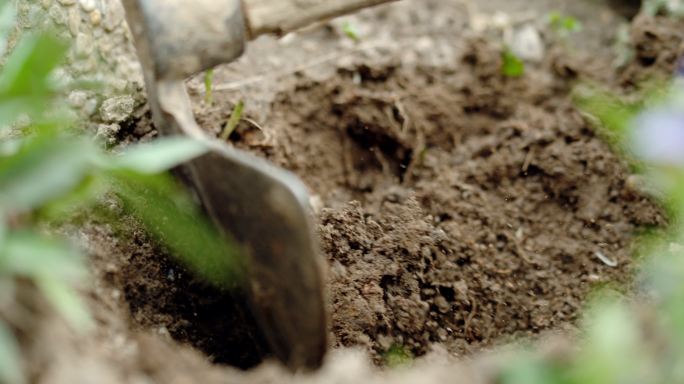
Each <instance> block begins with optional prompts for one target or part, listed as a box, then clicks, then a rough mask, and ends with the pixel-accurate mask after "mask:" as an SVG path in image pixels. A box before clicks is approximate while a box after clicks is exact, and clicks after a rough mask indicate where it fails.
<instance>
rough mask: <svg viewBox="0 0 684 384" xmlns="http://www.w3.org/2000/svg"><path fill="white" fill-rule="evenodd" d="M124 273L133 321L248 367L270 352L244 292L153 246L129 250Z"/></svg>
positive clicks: (222, 361) (222, 360)
mask: <svg viewBox="0 0 684 384" xmlns="http://www.w3.org/2000/svg"><path fill="white" fill-rule="evenodd" d="M145 242H146V241H145ZM122 273H123V278H122V281H123V284H124V286H123V292H124V297H125V299H126V302H127V303H128V306H129V310H130V313H131V318H132V321H133V322H134V324H135V325H136V326H140V327H144V328H149V329H152V330H153V331H156V332H158V333H159V334H162V335H163V334H167V335H168V336H170V337H172V338H173V339H174V340H176V341H178V342H180V343H184V344H188V345H191V346H193V347H195V348H197V349H198V350H200V351H202V352H204V353H205V354H206V355H207V357H208V358H209V359H210V360H211V361H212V362H214V363H217V364H229V365H232V366H235V367H239V368H243V369H247V368H251V367H254V366H256V365H258V364H259V363H260V362H262V361H263V359H264V358H265V357H266V356H267V355H268V354H269V349H268V347H267V345H266V342H265V341H264V339H263V338H262V336H261V334H260V332H259V331H258V329H257V328H256V326H255V320H254V318H253V317H252V315H251V313H250V311H249V309H248V304H247V302H246V295H245V294H244V293H241V292H239V291H233V292H223V291H220V290H218V289H216V288H214V287H212V286H209V285H208V284H206V283H204V282H202V281H201V280H199V279H197V278H195V277H194V276H192V274H190V273H188V272H187V271H186V270H185V268H183V267H182V266H180V265H178V264H177V263H176V262H174V261H172V260H170V259H169V258H168V257H167V256H166V255H165V254H164V253H163V252H161V251H159V250H158V249H156V248H155V247H151V246H148V247H142V248H141V251H139V252H136V253H134V254H132V255H131V256H130V259H129V262H128V263H127V265H126V266H125V268H124V269H123V271H122Z"/></svg>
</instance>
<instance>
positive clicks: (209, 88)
mask: <svg viewBox="0 0 684 384" xmlns="http://www.w3.org/2000/svg"><path fill="white" fill-rule="evenodd" d="M213 87H214V70H213V69H209V70H207V72H205V73H204V102H205V103H206V104H207V105H212V104H214V92H213Z"/></svg>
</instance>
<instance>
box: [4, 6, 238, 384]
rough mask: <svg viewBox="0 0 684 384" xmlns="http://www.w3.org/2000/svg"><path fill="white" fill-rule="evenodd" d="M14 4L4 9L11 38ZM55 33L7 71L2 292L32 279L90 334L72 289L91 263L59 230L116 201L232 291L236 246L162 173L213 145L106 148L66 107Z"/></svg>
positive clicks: (7, 374) (17, 52)
mask: <svg viewBox="0 0 684 384" xmlns="http://www.w3.org/2000/svg"><path fill="white" fill-rule="evenodd" d="M10 7H11V4H10V5H7V6H5V7H4V8H2V10H0V41H3V42H4V41H6V39H7V34H6V33H7V31H9V30H10V28H7V27H6V23H5V21H6V19H5V18H6V14H7V12H9V11H8V9H10ZM53 36H54V34H51V33H47V32H45V33H34V34H31V35H27V36H25V37H24V38H22V39H21V41H19V42H18V44H17V46H16V47H14V49H13V50H12V52H11V53H9V54H8V56H7V60H6V62H5V64H4V66H3V67H2V68H1V69H2V72H0V137H1V138H2V139H1V140H0V291H2V292H0V294H3V293H4V294H10V293H11V292H13V290H14V288H17V289H19V288H18V285H17V282H18V281H22V282H30V284H31V285H33V286H35V287H36V288H38V289H39V291H40V292H41V293H42V295H43V296H44V297H45V298H46V299H47V300H48V301H49V302H50V303H51V305H52V306H53V307H54V308H55V309H56V310H57V311H59V313H60V314H61V315H62V316H63V317H64V318H66V319H67V320H68V321H69V324H71V326H72V327H73V328H74V329H76V330H79V331H86V330H88V329H89V328H90V326H91V324H92V322H91V319H90V316H89V314H88V310H87V308H86V307H85V305H84V304H83V303H82V302H81V300H80V296H79V295H78V294H77V293H76V292H75V291H74V288H73V287H74V284H76V285H77V284H79V283H80V282H82V281H83V280H84V279H85V278H86V276H87V273H86V268H85V263H84V258H83V256H82V255H81V254H80V252H79V250H78V249H77V248H76V247H74V246H72V245H70V244H69V242H68V241H67V240H65V239H63V238H60V237H59V236H57V235H56V234H55V232H56V231H55V230H54V229H55V225H56V224H55V223H56V222H59V221H64V220H65V219H64V218H65V217H68V216H69V215H70V214H72V213H74V212H76V211H79V210H84V209H88V208H89V207H93V206H95V205H97V204H98V203H99V202H101V201H103V200H108V199H110V200H111V199H115V200H119V201H121V203H122V204H123V206H124V208H126V210H127V212H129V213H130V214H133V215H134V216H135V217H137V219H138V220H139V221H140V222H141V223H143V224H144V225H145V226H146V228H147V229H148V231H149V232H150V233H151V234H152V235H154V236H155V237H156V238H157V239H158V240H159V241H161V242H163V243H164V244H165V245H166V246H167V247H168V248H169V249H170V250H171V251H172V253H173V254H174V255H175V256H177V257H178V258H179V259H180V260H181V261H182V262H184V263H185V264H186V265H187V266H188V267H189V268H190V269H192V270H194V271H195V272H196V273H197V274H199V275H200V276H203V277H204V278H206V279H207V280H209V281H211V282H212V283H214V284H216V285H218V286H220V287H224V288H230V287H232V286H233V285H234V284H236V283H238V277H239V273H238V271H239V270H240V268H241V266H240V261H239V258H238V256H237V250H236V249H235V248H234V247H233V246H232V243H231V242H230V241H229V240H228V239H226V238H224V236H222V235H221V234H219V233H218V231H216V230H215V229H214V227H213V226H212V225H210V224H209V223H208V222H207V221H206V220H205V219H204V217H203V215H202V214H201V213H200V211H199V210H198V209H197V207H196V206H195V204H194V203H193V202H192V201H191V199H190V198H189V197H188V196H187V195H186V194H185V193H183V192H182V191H181V189H179V188H178V187H177V185H176V183H175V181H174V180H173V179H172V178H171V177H170V176H168V175H166V174H165V173H164V172H165V171H167V170H168V169H170V168H172V167H175V166H177V165H179V164H181V163H183V162H186V161H188V160H191V159H193V158H195V157H197V156H201V155H202V154H204V153H206V151H207V148H206V146H205V145H204V144H203V143H201V142H198V141H195V140H192V139H189V138H181V137H174V138H166V139H159V140H155V141H154V142H152V143H148V144H139V145H134V146H130V147H128V148H127V149H126V150H125V151H124V152H123V153H120V154H112V153H108V152H106V151H105V150H104V149H102V148H101V147H100V146H99V145H98V144H97V143H96V142H95V140H94V139H92V138H90V137H88V136H87V135H84V134H83V132H81V131H79V129H78V128H77V126H78V124H76V121H74V119H73V114H72V113H70V111H69V110H68V109H67V108H66V107H65V106H64V105H63V104H62V103H60V100H61V99H62V98H61V97H60V95H62V94H63V93H64V91H65V90H64V89H62V88H61V87H60V86H59V85H58V84H59V82H58V81H57V79H55V77H54V73H55V71H54V70H55V69H56V68H57V67H58V65H59V64H60V62H61V60H62V59H63V58H64V57H65V55H66V52H67V45H65V44H64V43H63V42H61V41H59V40H57V39H56V38H54V37H53ZM10 299H11V298H10ZM8 305H13V306H17V305H21V303H18V302H13V301H11V300H10V302H9V304H8V303H7V300H5V301H3V300H0V383H9V384H15V383H23V382H25V378H24V377H23V374H22V371H21V369H20V367H21V364H20V358H19V345H18V344H17V342H16V340H15V339H14V336H13V327H14V326H16V325H17V324H13V323H12V321H11V320H10V318H11V316H7V315H8V313H9V312H11V311H12V308H11V307H7V306H8Z"/></svg>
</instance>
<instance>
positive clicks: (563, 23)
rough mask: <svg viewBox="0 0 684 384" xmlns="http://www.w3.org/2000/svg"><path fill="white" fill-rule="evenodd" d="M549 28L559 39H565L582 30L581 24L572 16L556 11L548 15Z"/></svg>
mask: <svg viewBox="0 0 684 384" xmlns="http://www.w3.org/2000/svg"><path fill="white" fill-rule="evenodd" d="M548 20H549V26H550V27H551V30H552V31H553V32H554V33H556V34H557V35H558V36H559V37H561V38H566V37H568V36H570V35H571V34H573V33H576V32H579V31H581V30H582V22H580V21H579V20H577V19H576V18H574V17H572V16H566V15H563V14H562V13H560V12H558V11H553V12H551V13H549V16H548Z"/></svg>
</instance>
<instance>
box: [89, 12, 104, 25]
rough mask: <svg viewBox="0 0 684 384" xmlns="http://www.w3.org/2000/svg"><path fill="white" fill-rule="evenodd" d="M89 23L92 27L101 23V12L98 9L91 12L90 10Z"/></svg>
mask: <svg viewBox="0 0 684 384" xmlns="http://www.w3.org/2000/svg"><path fill="white" fill-rule="evenodd" d="M88 16H89V17H90V24H92V25H93V27H98V26H99V25H100V24H101V23H102V12H100V10H99V9H96V10H94V11H92V12H90V15H88Z"/></svg>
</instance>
